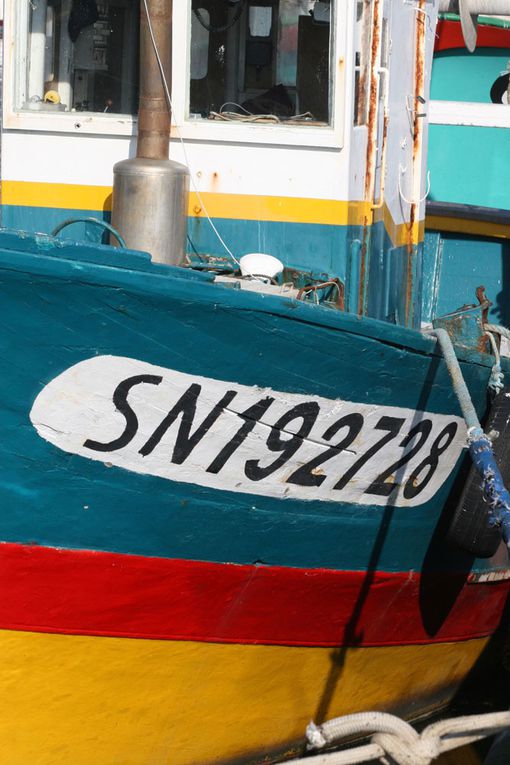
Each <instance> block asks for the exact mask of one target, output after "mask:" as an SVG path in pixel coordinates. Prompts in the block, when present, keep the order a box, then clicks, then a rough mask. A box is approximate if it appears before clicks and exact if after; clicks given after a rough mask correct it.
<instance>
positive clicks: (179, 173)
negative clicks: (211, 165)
mask: <svg viewBox="0 0 510 765" xmlns="http://www.w3.org/2000/svg"><path fill="white" fill-rule="evenodd" d="M146 9H147V10H148V13H149V18H150V22H151V24H152V30H153V33H154V38H155V40H156V46H157V48H158V52H159V57H160V59H161V62H162V66H163V71H164V73H165V77H166V81H167V83H168V88H171V84H172V0H140V107H139V113H138V139H137V149H136V158H135V159H127V160H123V161H122V162H117V164H116V165H115V166H114V168H113V209H112V224H113V226H114V227H115V228H116V229H117V230H118V231H119V232H120V233H121V234H122V236H123V237H124V239H125V241H126V244H127V246H128V247H130V248H132V249H135V250H145V251H147V252H149V253H150V254H151V255H152V259H153V260H154V261H157V262H159V263H167V264H171V265H178V264H180V263H183V262H184V259H185V251H186V229H187V206H188V192H189V172H188V169H187V168H186V167H185V166H184V165H181V164H179V163H178V162H173V161H172V160H170V159H168V151H169V144H170V121H171V114H170V107H169V105H167V101H166V97H165V90H164V86H163V79H162V77H161V72H160V69H159V66H158V62H157V59H156V55H155V52H154V47H153V44H152V40H151V35H150V28H149V20H148V18H147V13H146Z"/></svg>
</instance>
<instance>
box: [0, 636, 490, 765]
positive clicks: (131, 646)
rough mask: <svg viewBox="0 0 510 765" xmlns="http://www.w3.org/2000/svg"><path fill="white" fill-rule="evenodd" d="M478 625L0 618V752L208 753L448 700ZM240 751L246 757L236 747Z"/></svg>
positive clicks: (256, 746)
mask: <svg viewBox="0 0 510 765" xmlns="http://www.w3.org/2000/svg"><path fill="white" fill-rule="evenodd" d="M486 642H487V641H486V639H478V640H470V641H466V642H461V643H443V644H432V645H416V646H393V647H384V648H351V649H349V650H347V652H346V653H345V655H342V656H340V655H339V652H338V650H332V649H331V648H307V647H285V646H263V645H226V644H213V643H194V642H185V641H183V642H179V641H164V640H137V639H127V638H109V637H85V636H79V635H49V634H43V633H30V632H17V631H6V630H4V631H0V649H1V656H2V661H1V664H0V741H1V742H2V743H1V755H0V760H1V761H2V762H5V763H6V765H7V763H8V765H31V764H32V765H33V764H35V763H37V765H71V763H72V765H91V764H92V763H93V765H148V763H150V764H151V765H170V764H171V765H209V764H211V763H216V764H217V765H220V763H227V762H229V763H232V762H234V761H237V760H236V758H238V757H241V756H244V755H249V757H248V761H250V762H258V763H260V762H261V761H262V760H263V757H264V755H266V754H267V755H269V754H270V753H271V752H276V751H285V750H287V751H289V750H291V749H293V748H294V749H295V747H296V744H297V745H298V746H299V743H300V742H302V740H303V735H304V731H305V728H306V725H307V724H308V722H309V721H310V720H311V719H317V714H318V710H322V711H323V712H324V714H325V715H326V717H334V716H336V715H342V714H346V713H350V712H356V711H360V710H363V709H378V710H383V709H394V708H395V707H398V706H399V705H400V706H401V707H404V708H405V707H406V706H408V705H409V704H412V703H413V702H415V703H414V705H413V706H412V707H409V706H408V708H413V709H414V711H415V713H416V714H417V713H421V712H423V711H424V710H425V708H428V709H429V710H430V709H432V708H433V707H435V706H437V705H438V704H441V703H444V702H445V701H447V699H448V697H449V696H450V695H451V693H452V692H453V690H454V689H455V688H456V687H457V686H458V684H459V683H460V681H461V680H462V678H463V677H464V676H465V674H466V673H467V672H468V671H469V669H470V668H471V667H472V665H473V664H474V663H475V661H476V660H477V658H478V657H479V655H480V653H481V652H482V650H483V648H484V646H485V645H486ZM243 761H244V762H246V761H247V760H243Z"/></svg>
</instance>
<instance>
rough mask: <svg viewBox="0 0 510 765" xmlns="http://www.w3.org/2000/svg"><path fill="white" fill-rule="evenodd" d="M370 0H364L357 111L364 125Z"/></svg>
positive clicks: (358, 122) (359, 122)
mask: <svg viewBox="0 0 510 765" xmlns="http://www.w3.org/2000/svg"><path fill="white" fill-rule="evenodd" d="M370 2H371V0H364V2H363V10H362V19H363V23H362V35H361V45H360V48H361V50H360V51H359V54H360V72H359V79H358V91H357V113H356V124H357V125H364V124H365V119H366V114H367V84H368V57H367V52H368V47H369V35H370V26H369V24H368V19H369V18H370Z"/></svg>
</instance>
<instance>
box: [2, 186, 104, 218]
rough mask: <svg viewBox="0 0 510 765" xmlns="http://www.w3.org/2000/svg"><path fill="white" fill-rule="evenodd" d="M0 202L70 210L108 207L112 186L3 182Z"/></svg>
mask: <svg viewBox="0 0 510 765" xmlns="http://www.w3.org/2000/svg"><path fill="white" fill-rule="evenodd" d="M2 204H4V205H20V206H23V207H55V208H57V209H58V208H65V209H69V210H95V211H97V210H108V211H109V210H111V208H112V189H111V186H78V185H75V184H72V183H32V182H30V181H2Z"/></svg>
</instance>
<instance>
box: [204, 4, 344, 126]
mask: <svg viewBox="0 0 510 765" xmlns="http://www.w3.org/2000/svg"><path fill="white" fill-rule="evenodd" d="M333 12H334V9H333V0H331V2H329V0H279V2H278V0H192V7H191V61H190V88H189V94H190V95H189V117H190V119H192V120H214V121H218V122H231V121H232V122H249V123H257V124H275V123H285V124H290V125H292V124H295V125H301V126H302V125H315V126H321V125H329V124H331V121H332V120H331V115H332V104H331V100H332V93H331V88H330V83H331V79H332V78H331V60H332V46H333V40H332V32H331V29H332V26H333V25H332V23H331V22H332V14H333Z"/></svg>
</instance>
